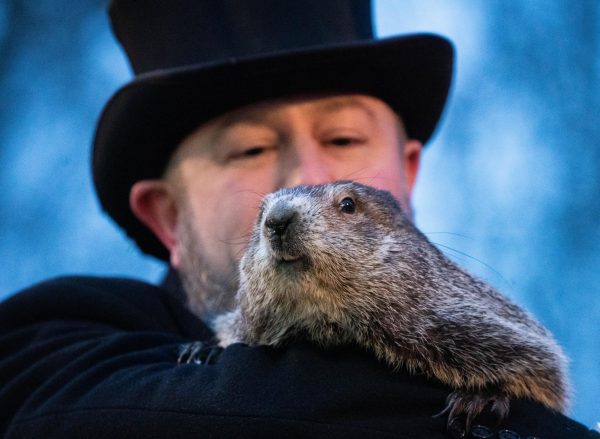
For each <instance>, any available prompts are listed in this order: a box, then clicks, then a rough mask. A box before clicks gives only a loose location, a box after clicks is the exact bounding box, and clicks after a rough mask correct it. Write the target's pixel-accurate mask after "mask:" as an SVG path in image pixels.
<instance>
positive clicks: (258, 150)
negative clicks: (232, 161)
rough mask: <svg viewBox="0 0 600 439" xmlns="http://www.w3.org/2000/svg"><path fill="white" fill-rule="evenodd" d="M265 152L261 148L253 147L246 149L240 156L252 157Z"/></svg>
mask: <svg viewBox="0 0 600 439" xmlns="http://www.w3.org/2000/svg"><path fill="white" fill-rule="evenodd" d="M263 152H265V148H264V147H262V146H255V147H253V148H249V149H246V150H244V151H243V152H242V155H243V156H245V157H253V156H255V155H260V154H262V153H263Z"/></svg>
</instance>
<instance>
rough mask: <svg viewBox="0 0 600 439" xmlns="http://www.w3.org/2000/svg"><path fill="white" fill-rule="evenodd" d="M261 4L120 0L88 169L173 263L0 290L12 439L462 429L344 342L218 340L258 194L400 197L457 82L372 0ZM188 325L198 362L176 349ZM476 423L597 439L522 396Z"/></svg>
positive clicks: (436, 433)
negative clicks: (128, 77) (158, 269)
mask: <svg viewBox="0 0 600 439" xmlns="http://www.w3.org/2000/svg"><path fill="white" fill-rule="evenodd" d="M260 6H261V9H260V10H257V8H256V3H254V2H250V1H247V0H246V1H242V0H220V1H218V2H217V1H202V2H191V1H185V0H178V1H173V0H170V1H167V0H163V1H159V0H156V1H149V0H148V1H146V2H143V5H142V4H141V2H139V1H137V2H134V1H133V0H118V1H115V2H113V4H112V6H111V17H112V21H113V26H114V29H115V32H116V34H117V36H118V37H119V39H120V40H121V42H122V44H123V45H124V46H125V48H126V50H127V52H128V56H129V57H130V59H131V61H132V65H133V68H134V71H135V72H136V74H137V75H138V77H137V78H136V79H135V80H134V81H132V82H131V83H130V84H128V85H126V86H125V87H124V88H122V89H121V90H120V91H119V92H117V94H116V95H115V96H114V97H113V99H112V100H111V102H110V103H109V104H108V106H107V107H106V108H105V110H104V113H103V115H102V118H101V120H100V123H99V126H98V131H97V134H96V140H95V147H94V148H95V149H94V165H93V167H94V179H95V184H96V188H97V191H98V195H99V198H100V201H101V203H102V205H103V207H104V208H105V209H106V210H107V212H108V213H109V214H110V215H111V216H112V217H113V218H114V219H115V220H116V221H117V223H118V224H119V225H121V227H123V229H124V230H125V231H126V232H127V233H128V234H129V235H130V236H131V237H132V238H133V239H135V240H136V242H137V243H138V245H139V246H140V248H141V249H143V250H144V251H146V252H148V253H150V254H153V255H155V256H157V257H159V258H162V259H165V260H169V262H170V264H171V266H172V267H173V268H174V269H175V270H176V272H175V271H173V272H172V273H171V275H170V277H169V279H168V280H167V282H166V285H165V286H163V287H155V286H151V285H147V284H144V283H140V282H134V281H129V280H122V279H94V278H64V279H57V280H53V281H50V282H47V283H44V284H41V285H38V286H35V287H33V288H31V289H29V290H27V291H25V292H22V293H21V294H18V295H16V296H14V297H13V298H11V299H9V300H8V301H7V302H5V303H4V304H2V306H1V307H0V347H1V348H0V349H1V352H3V355H2V357H1V358H0V377H1V378H0V380H1V381H0V402H1V404H2V408H3V410H2V411H0V431H2V432H3V433H4V436H5V437H9V438H13V437H61V438H64V437H128V438H131V437H203V436H207V437H265V436H282V435H286V436H287V437H323V436H325V435H327V436H328V437H359V436H360V437H364V436H366V437H409V438H419V437H426V438H438V437H439V438H442V437H466V436H465V435H466V432H465V429H464V425H463V422H462V420H461V419H457V420H455V422H452V424H451V425H450V428H449V429H448V431H447V429H446V420H445V419H443V418H435V417H433V415H434V414H435V413H437V412H439V411H440V410H441V409H442V408H443V407H444V402H445V398H446V396H447V395H448V393H449V391H450V390H449V389H448V388H447V387H445V386H443V385H441V384H440V383H438V382H435V381H432V380H428V379H426V378H425V377H423V376H418V375H417V376H414V375H410V374H408V373H405V372H395V373H394V372H392V371H389V370H387V368H386V367H385V366H383V365H382V364H379V363H377V361H375V360H374V359H373V358H371V357H370V356H369V355H367V354H365V353H362V352H357V351H356V350H355V349H354V348H353V347H350V346H349V347H340V348H336V349H330V350H326V351H324V350H320V349H318V348H316V347H314V346H309V345H306V344H303V343H301V342H298V343H296V344H294V345H292V346H289V347H286V348H283V349H271V348H266V347H248V346H244V345H239V344H238V345H233V346H231V347H229V348H227V349H224V350H220V349H217V348H212V347H211V346H210V345H211V341H212V340H211V338H212V334H211V332H210V330H209V329H208V327H207V326H206V325H205V324H204V323H203V322H202V321H201V320H199V319H198V318H197V317H198V316H199V317H202V318H203V319H205V320H206V319H209V318H210V317H211V316H212V315H214V314H215V313H218V312H220V311H222V310H224V309H227V308H228V307H229V306H231V302H232V295H233V293H234V291H235V287H236V274H235V273H236V262H237V261H238V260H239V257H240V254H241V252H242V251H243V249H244V246H245V243H246V240H247V234H248V231H249V229H250V227H251V224H252V221H253V220H254V217H255V215H256V212H257V209H258V206H259V202H260V199H261V196H262V195H264V194H266V193H268V192H271V191H273V190H275V189H277V188H279V187H286V186H294V185H298V184H315V183H323V182H328V181H335V180H339V179H353V180H357V181H360V182H363V183H367V184H370V185H372V186H376V187H379V188H383V189H387V190H389V191H390V192H391V193H392V194H393V195H394V196H396V198H398V200H399V201H400V202H401V203H403V204H404V206H405V207H406V208H409V207H410V193H411V190H412V187H413V185H414V183H415V179H416V176H417V171H418V165H419V158H420V152H421V148H422V145H423V144H424V143H425V142H426V141H427V140H428V139H429V137H430V136H431V134H432V132H433V129H434V127H435V124H436V122H437V120H438V118H439V115H440V113H441V111H442V107H443V104H444V101H445V99H446V94H447V90H448V87H449V83H450V76H451V63H452V50H451V47H450V45H449V43H448V42H447V41H446V40H444V39H442V38H440V37H437V36H432V35H417V36H407V37H399V38H394V39H390V40H373V39H372V33H371V28H370V4H369V2H367V1H336V0H331V1H323V0H318V1H316V0H315V1H305V2H281V1H277V0H271V1H263V2H261V3H260ZM225 24H227V25H226V26H225V28H223V27H222V26H224V25H225ZM179 277H181V283H182V284H183V288H181V285H180V282H179ZM190 309H191V310H192V311H193V312H190ZM195 340H201V341H203V342H204V343H205V345H206V346H207V347H206V348H205V349H203V350H201V351H200V352H197V353H196V354H195V355H194V356H193V360H195V361H196V362H198V363H201V364H199V365H198V364H177V359H178V356H179V351H178V350H179V347H180V346H181V345H182V344H185V343H189V342H191V341H195ZM477 424H478V425H477V428H475V427H474V428H473V429H472V430H471V432H470V433H469V434H470V435H471V437H519V436H521V437H527V436H530V437H534V436H535V437H544V438H546V437H597V435H594V434H593V433H592V432H589V431H588V430H587V429H585V428H584V427H583V426H581V425H579V424H577V423H575V422H573V421H570V420H568V419H567V418H565V417H563V416H561V415H558V414H555V413H552V412H550V411H548V410H547V409H545V408H543V407H541V406H539V405H537V404H534V403H531V402H527V401H514V402H513V404H512V407H511V415H510V417H509V419H507V420H506V421H505V422H504V423H503V424H502V425H500V426H496V425H494V424H493V419H489V418H487V417H486V415H484V416H482V417H481V419H478V420H477Z"/></svg>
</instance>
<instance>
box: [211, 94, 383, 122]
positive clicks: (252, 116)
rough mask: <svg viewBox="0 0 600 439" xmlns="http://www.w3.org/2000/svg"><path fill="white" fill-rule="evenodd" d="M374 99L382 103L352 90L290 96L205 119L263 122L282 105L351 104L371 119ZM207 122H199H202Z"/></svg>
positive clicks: (313, 108)
mask: <svg viewBox="0 0 600 439" xmlns="http://www.w3.org/2000/svg"><path fill="white" fill-rule="evenodd" d="M374 102H377V103H378V105H386V104H385V103H383V101H380V100H379V99H377V98H375V97H371V96H366V95H356V94H344V95H308V96H294V97H290V98H282V99H274V100H268V101H262V102H259V103H256V104H252V105H249V106H246V107H242V108H239V109H237V110H234V111H232V112H230V113H227V114H225V115H222V116H218V117H217V118H215V119H213V120H212V121H210V122H208V124H210V125H213V126H214V127H215V128H217V129H225V128H227V127H229V126H232V125H235V124H239V123H248V124H253V123H254V124H261V123H266V122H269V120H271V119H273V118H275V117H277V116H279V115H281V114H282V110H284V109H285V108H289V107H292V106H293V107H296V108H302V109H303V110H305V111H307V112H310V113H314V114H317V115H319V114H323V113H333V112H337V111H342V110H345V109H347V108H355V109H358V110H362V111H364V112H365V113H366V114H367V115H368V116H369V117H370V118H372V119H375V118H376V117H375V110H374ZM390 111H391V109H390ZM208 124H203V126H204V125H208Z"/></svg>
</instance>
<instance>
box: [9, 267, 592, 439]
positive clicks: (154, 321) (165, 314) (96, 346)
mask: <svg viewBox="0 0 600 439" xmlns="http://www.w3.org/2000/svg"><path fill="white" fill-rule="evenodd" d="M211 337H212V334H211V332H210V330H209V329H208V328H207V327H206V326H205V325H204V324H203V323H202V322H200V321H199V320H197V319H196V318H195V317H194V316H192V315H191V314H190V313H189V312H188V311H187V310H186V309H185V307H184V306H183V305H182V304H181V303H180V301H179V300H178V299H177V298H176V297H175V296H173V295H171V294H169V293H168V292H167V291H166V290H164V289H162V288H159V287H155V286H152V285H148V284H145V283H141V282H136V281H131V280H123V279H100V278H87V277H78V278H61V279H56V280H52V281H49V282H46V283H43V284H40V285H37V286H35V287H33V288H31V289H29V290H27V291H24V292H22V293H20V294H18V295H15V296H13V297H12V298H10V299H8V300H7V301H5V302H4V303H2V304H0V435H2V437H6V438H96V437H97V438H127V439H133V438H138V437H139V438H163V437H169V438H187V437H190V438H195V439H197V438H210V437H286V438H294V437H327V438H337V437H339V438H344V439H347V438H354V437H357V438H358V437H361V438H364V437H369V438H377V437H381V438H387V437H398V438H443V437H446V434H445V421H444V420H443V419H440V418H432V415H433V414H435V413H436V412H438V411H439V410H440V409H441V408H442V407H443V405H444V400H445V397H446V395H447V394H448V389H447V388H445V387H444V386H443V385H440V384H438V383H436V382H434V381H429V380H427V379H425V378H424V377H420V376H415V377H411V376H409V375H407V374H405V373H402V372H398V373H393V372H390V371H388V370H387V368H385V367H384V366H383V365H381V364H378V362H377V361H375V360H374V359H373V358H371V356H370V355H368V354H366V353H361V352H357V351H355V350H354V349H353V348H350V347H347V348H338V349H331V350H328V351H324V350H320V349H318V348H315V347H312V346H308V345H306V344H303V343H298V344H295V345H294V346H290V347H287V348H282V349H273V348H268V347H255V348H251V347H247V346H244V345H241V344H237V345H233V346H230V347H229V348H227V349H224V350H221V349H216V348H215V349H214V350H213V351H212V352H211V354H212V355H211V360H210V361H209V362H208V363H206V364H204V365H193V364H191V365H177V364H176V360H177V357H178V352H179V345H180V344H182V343H188V342H191V341H195V340H207V341H208V340H210V339H211ZM501 428H506V429H509V430H513V431H516V432H518V433H519V434H520V435H521V437H523V438H525V437H527V436H528V435H531V436H534V435H535V436H537V437H540V438H586V437H589V438H592V437H596V438H598V437H600V435H596V434H594V433H592V432H589V431H588V430H587V429H586V428H584V427H583V426H581V425H580V424H577V423H575V422H573V421H571V420H569V419H567V418H565V417H563V416H561V415H557V414H553V413H551V412H549V411H548V410H546V409H544V408H542V407H540V406H539V405H537V404H533V403H530V402H527V401H516V402H515V403H514V404H513V406H512V411H511V416H510V418H509V420H508V421H507V423H506V424H505V425H503V426H502V427H501Z"/></svg>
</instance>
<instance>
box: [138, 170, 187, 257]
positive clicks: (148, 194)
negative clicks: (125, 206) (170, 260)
mask: <svg viewBox="0 0 600 439" xmlns="http://www.w3.org/2000/svg"><path fill="white" fill-rule="evenodd" d="M129 207H130V208H131V210H132V211H133V213H134V214H135V216H136V217H137V218H138V219H139V220H140V221H141V222H142V223H144V224H145V225H146V227H148V228H149V229H150V230H152V232H153V233H154V234H155V235H156V237H157V238H158V239H159V240H160V242H162V243H163V245H164V246H165V247H166V248H167V250H169V252H173V249H174V247H175V245H176V233H175V230H176V226H177V203H176V200H175V197H174V195H173V193H172V191H171V188H170V186H169V185H168V184H167V182H165V181H163V180H141V181H138V182H136V183H135V184H134V185H133V186H132V187H131V190H130V191H129Z"/></svg>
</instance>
